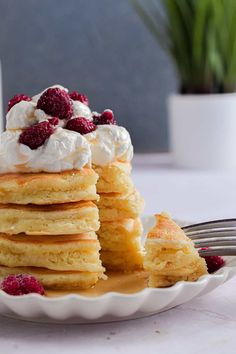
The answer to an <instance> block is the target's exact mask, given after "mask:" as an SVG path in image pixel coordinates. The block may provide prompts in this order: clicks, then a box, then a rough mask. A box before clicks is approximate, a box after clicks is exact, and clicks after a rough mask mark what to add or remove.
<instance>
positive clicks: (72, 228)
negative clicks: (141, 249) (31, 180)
mask: <svg viewBox="0 0 236 354" xmlns="http://www.w3.org/2000/svg"><path fill="white" fill-rule="evenodd" d="M98 218H99V216H98V209H97V206H96V205H95V204H94V203H92V202H86V201H85V202H75V203H66V204H54V205H44V206H41V205H34V204H28V205H19V204H0V232H2V233H6V234H19V233H25V234H27V235H68V234H79V233H84V232H88V231H97V230H98V229H99V221H98Z"/></svg>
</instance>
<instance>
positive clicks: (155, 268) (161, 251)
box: [144, 214, 207, 287]
mask: <svg viewBox="0 0 236 354" xmlns="http://www.w3.org/2000/svg"><path fill="white" fill-rule="evenodd" d="M155 218H156V224H155V226H154V227H153V228H152V230H151V231H150V232H149V233H148V235H147V240H146V243H145V251H146V254H145V258H144V268H145V269H146V270H148V271H149V274H150V276H149V286H150V287H166V286H170V285H173V284H175V283H176V282H177V281H180V280H186V281H195V280H197V279H198V278H199V277H200V276H201V275H203V274H207V267H206V263H205V260H204V259H203V258H201V257H200V256H199V254H198V252H197V250H196V249H195V247H194V244H193V242H192V241H191V240H190V239H189V238H188V237H187V236H186V235H185V233H184V232H183V230H182V229H181V228H180V227H179V226H178V225H177V224H176V223H175V222H174V221H173V220H171V219H170V217H169V216H168V215H166V214H159V215H155Z"/></svg>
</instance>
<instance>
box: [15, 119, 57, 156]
mask: <svg viewBox="0 0 236 354" xmlns="http://www.w3.org/2000/svg"><path fill="white" fill-rule="evenodd" d="M54 130H55V126H54V125H53V124H51V123H50V122H49V121H44V122H41V123H38V124H35V125H32V126H31V127H29V128H26V129H25V130H23V132H22V133H21V134H20V136H19V143H21V144H24V145H27V146H28V147H29V148H30V149H31V150H35V149H37V148H38V147H40V146H42V145H43V144H44V142H45V141H46V140H47V139H48V138H49V137H50V136H51V135H52V134H53V132H54Z"/></svg>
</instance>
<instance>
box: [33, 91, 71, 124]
mask: <svg viewBox="0 0 236 354" xmlns="http://www.w3.org/2000/svg"><path fill="white" fill-rule="evenodd" d="M37 108H39V109H42V110H43V111H44V112H45V113H46V114H48V115H50V116H53V117H58V118H59V119H69V118H71V117H72V114H73V108H72V104H71V99H70V96H69V95H68V93H67V92H66V91H64V90H61V89H59V88H57V87H54V88H49V89H47V90H46V91H45V92H44V93H43V94H42V95H41V96H40V98H39V100H38V103H37Z"/></svg>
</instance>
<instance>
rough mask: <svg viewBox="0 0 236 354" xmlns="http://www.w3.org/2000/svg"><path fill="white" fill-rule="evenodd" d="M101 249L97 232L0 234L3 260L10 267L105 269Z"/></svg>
mask: <svg viewBox="0 0 236 354" xmlns="http://www.w3.org/2000/svg"><path fill="white" fill-rule="evenodd" d="M99 250H100V244H99V242H98V240H97V236H96V234H95V233H94V232H90V233H86V234H79V235H61V236H47V237H45V236H27V235H25V234H19V235H6V234H0V264H1V265H4V266H7V267H23V266H27V267H28V266H29V267H43V268H47V269H51V270H60V271H69V270H71V271H72V270H73V271H83V272H98V273H102V272H103V271H104V269H103V268H102V266H101V262H100V259H99Z"/></svg>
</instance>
